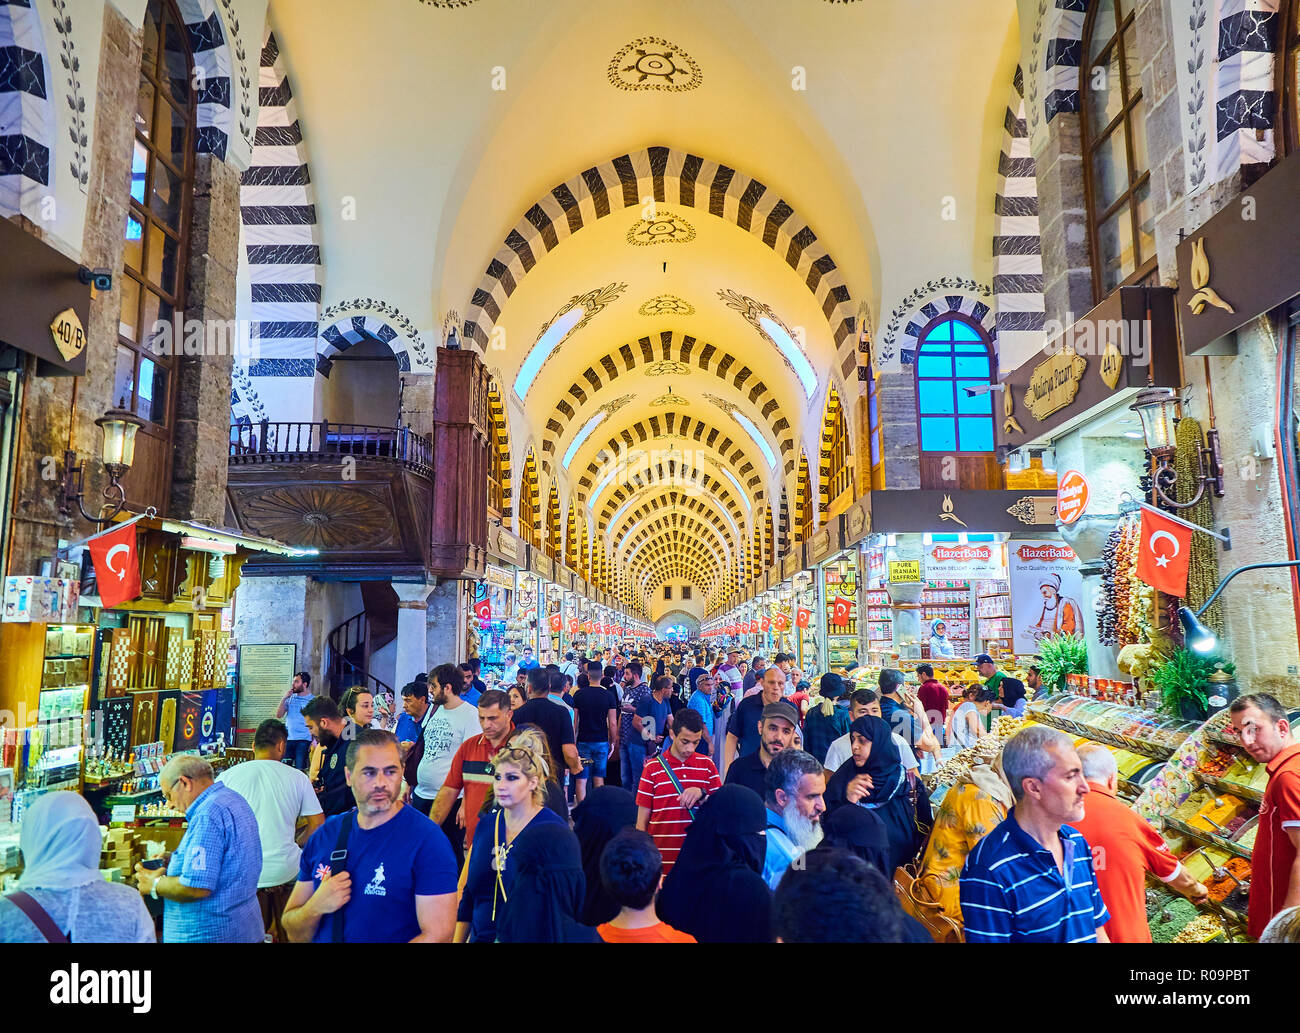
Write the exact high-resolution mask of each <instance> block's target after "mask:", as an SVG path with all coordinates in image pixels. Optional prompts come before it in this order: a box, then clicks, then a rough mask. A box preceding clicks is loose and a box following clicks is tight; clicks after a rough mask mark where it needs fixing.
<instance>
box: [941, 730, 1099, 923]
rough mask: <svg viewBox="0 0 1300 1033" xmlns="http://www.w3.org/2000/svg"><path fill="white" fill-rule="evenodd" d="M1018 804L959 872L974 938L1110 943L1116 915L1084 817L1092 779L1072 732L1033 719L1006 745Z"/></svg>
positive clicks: (1006, 763) (1006, 768) (1008, 772)
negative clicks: (1104, 895) (1076, 825)
mask: <svg viewBox="0 0 1300 1033" xmlns="http://www.w3.org/2000/svg"><path fill="white" fill-rule="evenodd" d="M1002 770H1003V772H1004V773H1005V774H1006V776H1007V781H1008V782H1010V783H1011V792H1012V793H1013V795H1014V796H1015V800H1016V804H1015V806H1014V807H1013V808H1012V809H1011V813H1010V814H1008V815H1007V818H1006V820H1005V821H1004V822H1002V824H1000V825H999V826H998V827H997V828H995V829H994V830H993V831H992V832H990V833H989V834H988V835H987V836H985V837H984V838H983V839H981V840H980V841H979V842H978V843H977V844H975V849H974V850H972V851H971V852H970V854H969V855H967V857H966V864H965V866H964V867H963V868H962V872H961V881H960V888H961V910H962V915H963V916H964V918H965V920H966V941H967V942H968V943H1098V942H1101V943H1104V942H1106V939H1107V938H1106V933H1105V931H1104V930H1103V929H1102V926H1103V925H1105V924H1106V923H1107V922H1108V921H1109V920H1110V915H1109V913H1108V912H1107V911H1106V905H1105V903H1104V902H1103V901H1102V899H1101V890H1100V889H1098V887H1097V876H1096V874H1095V873H1094V872H1093V868H1092V850H1091V849H1090V848H1089V846H1088V841H1087V840H1086V839H1084V838H1083V836H1081V835H1079V833H1078V832H1076V831H1075V830H1074V829H1072V828H1070V827H1069V825H1067V824H1066V823H1067V822H1071V821H1078V820H1079V819H1081V818H1082V817H1083V812H1084V801H1085V799H1086V797H1087V795H1088V782H1087V779H1085V778H1084V777H1083V764H1082V763H1081V762H1080V760H1079V755H1078V754H1077V753H1076V752H1075V750H1074V746H1073V745H1072V744H1071V742H1070V740H1069V739H1068V738H1066V737H1065V736H1064V735H1063V734H1061V733H1060V732H1058V731H1056V730H1055V729H1053V728H1048V727H1046V726H1045V725H1030V726H1029V727H1028V728H1025V729H1022V730H1021V731H1019V732H1017V733H1016V734H1015V735H1014V736H1012V737H1011V739H1009V740H1008V741H1007V744H1006V745H1005V746H1004V747H1003V748H1002Z"/></svg>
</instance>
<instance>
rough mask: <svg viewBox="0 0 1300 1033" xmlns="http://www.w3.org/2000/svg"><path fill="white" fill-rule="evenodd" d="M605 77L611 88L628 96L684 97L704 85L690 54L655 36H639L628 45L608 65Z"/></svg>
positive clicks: (698, 68) (702, 75)
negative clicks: (653, 93)
mask: <svg viewBox="0 0 1300 1033" xmlns="http://www.w3.org/2000/svg"><path fill="white" fill-rule="evenodd" d="M607 74H608V77H609V83H610V85H611V86H613V87H615V88H616V89H620V90H625V91H627V92H629V93H633V92H636V91H638V90H660V91H664V92H668V93H685V92H686V91H688V90H693V89H695V88H696V87H697V86H699V85H700V83H701V82H703V81H704V74H703V73H702V72H701V71H700V66H699V65H697V64H696V63H695V61H694V59H693V58H692V57H691V55H690V54H688V53H686V51H684V50H682V48H681V47H679V46H677V45H676V44H674V43H670V42H668V40H666V39H660V38H659V37H658V36H642V37H641V38H640V39H634V40H633V41H632V42H631V43H628V44H627V45H626V46H624V47H623V48H622V49H621V50H620V51H619V52H618V53H617V54H615V55H614V57H613V60H611V61H610V62H609V69H608V72H607Z"/></svg>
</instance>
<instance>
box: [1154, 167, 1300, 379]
mask: <svg viewBox="0 0 1300 1033" xmlns="http://www.w3.org/2000/svg"><path fill="white" fill-rule="evenodd" d="M1297 197H1300V152H1296V153H1295V154H1291V155H1288V156H1287V158H1286V159H1285V160H1284V161H1282V162H1281V163H1279V164H1278V165H1277V166H1275V167H1274V168H1272V169H1270V170H1269V171H1268V172H1267V173H1266V174H1265V175H1263V176H1261V177H1260V178H1259V180H1258V181H1257V182H1256V183H1255V185H1254V186H1253V187H1251V189H1250V190H1248V191H1246V192H1245V193H1243V194H1242V195H1241V197H1240V198H1239V199H1237V200H1236V201H1234V202H1233V203H1232V204H1230V205H1228V206H1227V207H1226V208H1224V209H1223V211H1221V212H1219V214H1218V215H1216V216H1214V218H1212V219H1210V220H1208V221H1207V222H1206V223H1204V224H1203V225H1202V226H1201V227H1200V228H1199V229H1198V230H1197V231H1196V232H1195V233H1193V234H1191V235H1190V236H1188V237H1187V238H1186V239H1185V240H1184V241H1183V242H1182V243H1181V244H1179V245H1178V248H1177V250H1176V251H1175V255H1176V257H1177V260H1178V315H1179V319H1180V322H1181V324H1182V339H1183V349H1184V351H1185V353H1186V354H1187V355H1234V354H1236V352H1237V347H1236V341H1235V340H1234V339H1233V338H1231V337H1229V336H1228V335H1230V334H1231V333H1232V332H1233V331H1234V330H1237V329H1238V328H1240V327H1242V326H1244V325H1245V324H1246V323H1249V322H1250V321H1251V320H1252V319H1254V318H1255V317H1256V316H1258V315H1260V314H1261V313H1264V312H1268V311H1270V310H1271V309H1274V308H1277V307H1278V306H1279V305H1281V304H1283V303H1284V302H1286V301H1288V300H1290V299H1291V298H1293V297H1295V296H1296V295H1297V294H1300V205H1297V204H1296V198H1297ZM1247 213H1256V216H1257V217H1254V218H1249V217H1247Z"/></svg>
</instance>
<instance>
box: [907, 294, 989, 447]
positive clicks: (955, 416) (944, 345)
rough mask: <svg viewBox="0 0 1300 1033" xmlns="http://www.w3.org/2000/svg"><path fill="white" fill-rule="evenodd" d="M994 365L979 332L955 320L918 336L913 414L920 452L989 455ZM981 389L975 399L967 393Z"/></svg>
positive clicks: (945, 319)
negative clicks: (971, 389)
mask: <svg viewBox="0 0 1300 1033" xmlns="http://www.w3.org/2000/svg"><path fill="white" fill-rule="evenodd" d="M993 375H994V370H993V360H992V358H991V357H990V355H989V347H988V343H987V341H986V340H985V337H984V332H983V331H982V330H981V329H979V328H978V327H977V326H976V325H975V324H973V323H970V322H967V321H966V320H965V319H964V318H962V317H960V316H954V315H946V316H940V317H939V318H938V319H936V320H935V321H934V322H933V323H931V324H930V325H929V326H928V327H926V329H925V330H924V331H923V332H922V334H921V345H920V347H919V348H918V349H917V352H916V409H917V413H918V418H919V420H920V425H921V451H922V452H951V453H958V452H992V451H993V448H994V446H993V392H991V391H989V390H987V388H988V386H989V384H991V383H992V382H993ZM979 387H982V388H985V389H986V390H984V391H983V392H981V393H980V394H976V395H970V394H968V393H967V391H966V389H967V388H979Z"/></svg>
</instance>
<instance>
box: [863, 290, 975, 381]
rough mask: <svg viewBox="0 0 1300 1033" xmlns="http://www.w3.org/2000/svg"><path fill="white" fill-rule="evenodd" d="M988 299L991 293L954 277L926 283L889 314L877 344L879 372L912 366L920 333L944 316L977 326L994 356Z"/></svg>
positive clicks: (894, 370)
mask: <svg viewBox="0 0 1300 1033" xmlns="http://www.w3.org/2000/svg"><path fill="white" fill-rule="evenodd" d="M992 298H993V289H992V288H991V287H988V286H986V285H984V284H981V283H978V282H976V281H975V280H970V279H966V278H963V277H957V276H941V277H939V278H938V279H934V280H927V281H926V282H925V283H923V284H922V285H921V286H919V287H917V288H916V289H915V290H913V291H911V292H910V293H909V294H908V295H907V297H905V298H904V299H903V301H902V302H901V303H900V304H899V306H898V307H897V308H895V309H894V310H893V312H891V313H890V317H889V325H888V326H887V327H886V329H885V333H884V336H883V337H882V339H881V343H880V357H879V361H880V368H881V370H882V371H883V372H888V373H897V372H899V371H901V370H902V368H903V367H904V366H910V365H912V363H913V361H914V360H915V358H916V348H917V339H918V338H919V337H920V335H921V331H922V330H924V329H925V327H926V325H927V324H929V323H930V321H931V320H933V319H936V318H937V317H939V316H940V315H942V314H943V313H945V312H958V313H960V314H961V315H963V316H968V317H970V318H971V319H973V320H974V321H975V322H977V323H979V324H980V326H982V327H983V328H984V332H985V333H986V334H987V335H988V337H989V340H990V341H992V342H993V350H994V354H996V353H997V327H996V313H995V312H994V310H993V307H992V305H991V301H992Z"/></svg>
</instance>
